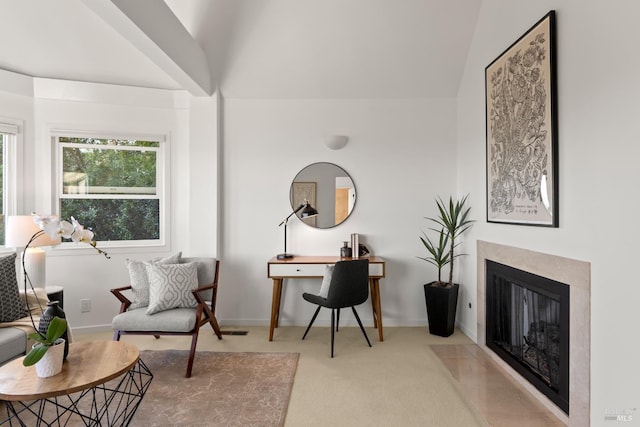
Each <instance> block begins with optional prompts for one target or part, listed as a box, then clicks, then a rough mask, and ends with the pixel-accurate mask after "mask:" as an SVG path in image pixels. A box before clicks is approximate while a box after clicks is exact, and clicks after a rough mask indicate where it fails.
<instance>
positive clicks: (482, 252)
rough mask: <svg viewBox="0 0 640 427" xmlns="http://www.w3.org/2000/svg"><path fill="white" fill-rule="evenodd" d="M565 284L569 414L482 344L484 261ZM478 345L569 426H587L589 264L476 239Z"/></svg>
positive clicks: (589, 354)
mask: <svg viewBox="0 0 640 427" xmlns="http://www.w3.org/2000/svg"><path fill="white" fill-rule="evenodd" d="M487 259H489V260H492V261H495V262H499V263H501V264H505V265H508V266H511V267H514V268H518V269H520V270H524V271H528V272H530V273H533V274H537V275H539V276H544V277H548V278H550V279H553V280H556V281H558V282H562V283H565V284H567V285H569V286H570V287H571V288H570V296H569V301H570V309H569V311H570V313H569V328H570V330H569V335H570V337H569V416H568V417H567V415H566V414H565V413H564V412H562V410H560V409H559V408H558V407H557V406H556V405H555V404H554V403H553V402H552V401H551V400H549V399H548V398H547V397H546V396H545V395H544V394H542V393H541V392H539V391H538V390H537V389H536V388H535V387H534V386H532V385H531V384H529V382H528V381H526V380H525V379H524V378H523V377H521V376H520V375H519V374H518V373H517V372H516V371H515V370H514V369H512V368H511V367H510V366H509V365H508V364H507V363H506V362H504V361H503V360H502V359H500V358H499V357H498V356H497V355H496V354H495V353H494V352H493V351H492V350H491V349H489V348H488V347H487V346H486V333H485V289H486V283H485V280H486V274H485V264H486V263H485V260H487ZM477 261H478V265H477V267H478V273H477V274H478V302H477V304H478V330H477V333H478V345H479V346H480V347H481V348H482V349H483V350H485V351H486V352H487V354H488V355H489V356H491V357H492V359H493V360H495V361H496V362H497V363H498V364H500V365H501V366H502V367H503V368H504V369H505V370H507V371H508V372H509V373H510V374H511V375H512V376H513V377H514V379H515V380H516V381H517V382H519V383H520V384H522V385H523V386H524V387H525V388H526V389H527V390H528V391H530V392H531V393H532V394H533V395H534V396H536V397H537V398H538V400H540V402H541V403H542V404H543V405H544V406H545V407H547V408H548V409H549V410H550V411H552V412H553V413H554V414H556V416H558V418H560V419H561V420H563V421H564V422H565V423H567V424H568V425H569V426H589V425H590V421H589V417H590V397H591V380H590V372H591V370H590V366H591V264H590V263H588V262H584V261H577V260H574V259H569V258H563V257H559V256H555V255H548V254H544V253H541V252H534V251H530V250H527V249H521V248H515V247H512V246H505V245H500V244H497V243H491V242H485V241H481V240H478V243H477Z"/></svg>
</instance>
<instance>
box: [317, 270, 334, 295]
mask: <svg viewBox="0 0 640 427" xmlns="http://www.w3.org/2000/svg"><path fill="white" fill-rule="evenodd" d="M333 267H335V265H325V267H324V277H323V278H322V286H320V293H318V296H321V297H322V298H326V297H327V295H329V287H330V286H331V276H333Z"/></svg>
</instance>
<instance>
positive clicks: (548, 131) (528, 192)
mask: <svg viewBox="0 0 640 427" xmlns="http://www.w3.org/2000/svg"><path fill="white" fill-rule="evenodd" d="M556 88H557V77H556V14H555V11H554V10H552V11H550V12H549V13H547V14H546V15H545V16H544V17H543V18H542V19H540V20H539V21H538V22H537V23H536V24H535V25H533V26H532V27H531V28H530V29H529V30H528V31H527V32H526V33H524V34H523V35H522V36H521V37H520V38H519V39H518V40H516V41H515V42H514V43H513V44H512V45H511V46H509V47H508V48H507V49H506V50H505V51H504V52H503V53H502V54H500V55H499V56H498V57H497V58H496V59H495V60H494V61H493V62H491V64H489V65H488V66H487V67H486V68H485V108H486V110H485V113H486V150H487V151H486V165H487V181H486V186H487V222H495V223H507V224H519V225H533V226H544V227H558V226H559V216H558V214H559V209H558V108H557V103H558V101H557V89H556Z"/></svg>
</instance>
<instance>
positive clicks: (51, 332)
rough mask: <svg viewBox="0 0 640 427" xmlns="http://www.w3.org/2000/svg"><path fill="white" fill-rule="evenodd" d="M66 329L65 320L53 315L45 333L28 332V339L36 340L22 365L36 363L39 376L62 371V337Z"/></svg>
mask: <svg viewBox="0 0 640 427" xmlns="http://www.w3.org/2000/svg"><path fill="white" fill-rule="evenodd" d="M66 331H67V321H66V320H64V319H61V318H59V317H54V318H53V319H52V320H51V323H50V324H49V327H48V328H47V333H46V335H43V334H41V333H40V332H34V333H32V334H29V339H32V340H34V341H37V342H36V344H34V345H33V347H32V348H31V351H29V353H28V354H27V355H26V356H25V357H24V360H23V361H22V364H23V365H24V366H32V365H36V372H37V374H38V376H39V377H40V378H46V377H51V376H53V375H56V374H59V373H60V372H61V371H62V362H63V357H64V342H65V340H64V338H62V335H64V333H65V332H66Z"/></svg>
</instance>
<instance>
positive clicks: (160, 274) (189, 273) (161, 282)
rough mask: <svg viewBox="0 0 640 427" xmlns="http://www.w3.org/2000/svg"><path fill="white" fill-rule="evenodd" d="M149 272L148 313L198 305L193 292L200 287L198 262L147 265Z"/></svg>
mask: <svg viewBox="0 0 640 427" xmlns="http://www.w3.org/2000/svg"><path fill="white" fill-rule="evenodd" d="M147 274H148V275H149V307H148V308H147V314H154V313H158V312H160V311H165V310H170V309H172V308H189V307H195V306H196V305H197V302H196V299H195V298H194V296H193V294H192V293H191V290H192V289H195V288H197V287H198V268H197V266H196V263H194V262H189V263H186V264H152V265H147Z"/></svg>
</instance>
